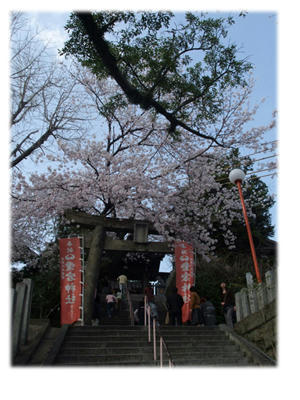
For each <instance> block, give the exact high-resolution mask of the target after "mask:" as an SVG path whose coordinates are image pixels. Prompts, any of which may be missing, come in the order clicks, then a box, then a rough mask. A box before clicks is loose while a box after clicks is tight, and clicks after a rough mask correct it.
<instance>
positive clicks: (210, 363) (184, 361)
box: [173, 358, 251, 367]
mask: <svg viewBox="0 0 300 400" xmlns="http://www.w3.org/2000/svg"><path fill="white" fill-rule="evenodd" d="M173 362H174V365H175V367H191V366H202V367H218V366H220V367H241V366H245V367H249V366H251V364H249V362H248V361H247V360H246V359H244V358H240V359H238V360H230V361H229V360H227V359H210V360H198V359H193V358H181V359H175V360H173Z"/></svg>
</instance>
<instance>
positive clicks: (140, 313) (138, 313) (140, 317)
mask: <svg viewBox="0 0 300 400" xmlns="http://www.w3.org/2000/svg"><path fill="white" fill-rule="evenodd" d="M144 309H145V307H144V302H143V301H140V302H139V305H138V308H137V309H136V310H135V312H134V316H135V322H136V323H137V324H138V325H144V319H145V316H144Z"/></svg>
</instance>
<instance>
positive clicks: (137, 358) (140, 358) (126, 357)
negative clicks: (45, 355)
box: [55, 353, 153, 364]
mask: <svg viewBox="0 0 300 400" xmlns="http://www.w3.org/2000/svg"><path fill="white" fill-rule="evenodd" d="M152 360H153V356H152V354H151V355H149V354H119V353H117V354H109V355H106V354H101V355H99V354H97V355H91V354H89V355H83V354H78V355H74V354H73V355H64V354H59V355H58V356H57V358H56V361H55V364H61V363H63V364H65V363H69V362H80V363H83V364H86V363H91V362H93V363H95V362H111V361H115V362H122V361H125V362H128V361H133V362H137V363H140V362H145V361H146V362H152Z"/></svg>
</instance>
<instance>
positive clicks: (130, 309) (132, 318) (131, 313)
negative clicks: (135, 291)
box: [126, 288, 134, 326]
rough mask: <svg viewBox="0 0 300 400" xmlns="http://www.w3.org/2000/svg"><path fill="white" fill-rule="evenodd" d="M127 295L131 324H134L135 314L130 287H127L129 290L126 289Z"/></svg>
mask: <svg viewBox="0 0 300 400" xmlns="http://www.w3.org/2000/svg"><path fill="white" fill-rule="evenodd" d="M126 295H127V301H128V305H129V315H130V322H131V326H134V316H133V308H132V301H131V297H130V293H129V290H128V288H127V291H126Z"/></svg>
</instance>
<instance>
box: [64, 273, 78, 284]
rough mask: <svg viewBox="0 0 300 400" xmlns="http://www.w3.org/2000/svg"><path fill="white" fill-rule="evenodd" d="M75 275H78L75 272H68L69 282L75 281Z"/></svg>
mask: <svg viewBox="0 0 300 400" xmlns="http://www.w3.org/2000/svg"><path fill="white" fill-rule="evenodd" d="M75 277H76V275H75V274H74V273H73V272H68V273H67V274H66V279H67V281H68V282H72V281H75Z"/></svg>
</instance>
